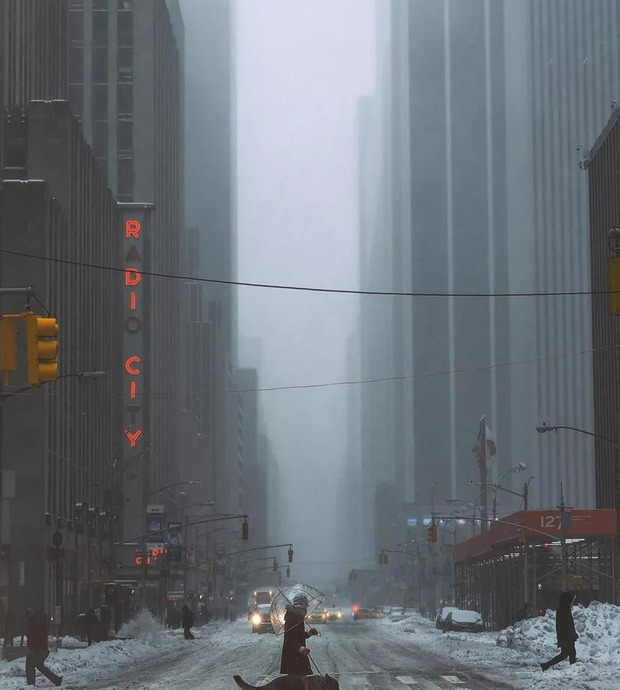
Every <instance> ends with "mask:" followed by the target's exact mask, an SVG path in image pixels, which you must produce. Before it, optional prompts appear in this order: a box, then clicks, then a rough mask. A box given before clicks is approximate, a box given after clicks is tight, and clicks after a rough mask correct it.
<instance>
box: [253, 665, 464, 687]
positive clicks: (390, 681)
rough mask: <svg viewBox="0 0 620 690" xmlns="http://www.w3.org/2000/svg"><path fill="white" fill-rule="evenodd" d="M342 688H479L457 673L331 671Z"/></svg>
mask: <svg viewBox="0 0 620 690" xmlns="http://www.w3.org/2000/svg"><path fill="white" fill-rule="evenodd" d="M328 673H329V675H330V676H332V677H334V678H336V679H337V680H338V683H339V685H340V690H409V689H411V690H477V688H476V687H474V686H473V685H471V684H469V683H468V681H466V680H464V679H462V678H460V677H459V676H457V675H443V674H436V675H435V674H430V675H429V674H424V675H417V674H412V673H407V674H405V673H391V672H389V671H384V670H373V671H341V672H331V671H328ZM271 679H272V678H267V677H264V678H260V679H259V680H258V683H257V685H259V686H260V685H264V684H265V683H267V682H268V681H269V680H271Z"/></svg>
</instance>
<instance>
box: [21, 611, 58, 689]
mask: <svg viewBox="0 0 620 690" xmlns="http://www.w3.org/2000/svg"><path fill="white" fill-rule="evenodd" d="M26 637H27V641H28V652H27V654H26V682H27V683H28V685H34V681H35V676H36V672H37V669H38V670H39V672H40V673H42V674H43V675H44V676H45V677H46V678H48V679H49V680H50V681H51V682H52V683H54V685H56V686H58V685H60V684H61V683H62V676H57V675H56V674H55V673H53V672H52V671H50V669H49V668H47V666H45V660H46V659H47V657H48V656H49V653H50V650H49V648H48V646H47V623H46V620H45V617H44V616H42V615H41V614H39V615H36V614H35V612H34V611H33V610H32V609H26Z"/></svg>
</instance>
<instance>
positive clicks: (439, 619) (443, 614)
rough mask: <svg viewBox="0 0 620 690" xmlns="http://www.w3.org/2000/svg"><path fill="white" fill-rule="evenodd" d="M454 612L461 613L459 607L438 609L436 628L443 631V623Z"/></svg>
mask: <svg viewBox="0 0 620 690" xmlns="http://www.w3.org/2000/svg"><path fill="white" fill-rule="evenodd" d="M453 611H459V608H458V606H442V607H441V608H440V609H437V617H436V618H435V627H436V628H437V630H441V623H442V622H443V621H444V620H445V619H446V616H447V615H448V614H449V613H452V612H453Z"/></svg>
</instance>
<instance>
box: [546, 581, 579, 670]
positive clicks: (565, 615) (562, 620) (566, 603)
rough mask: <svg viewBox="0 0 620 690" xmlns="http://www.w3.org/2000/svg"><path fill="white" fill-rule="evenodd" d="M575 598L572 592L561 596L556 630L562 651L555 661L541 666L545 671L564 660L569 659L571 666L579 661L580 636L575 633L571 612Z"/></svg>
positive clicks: (556, 618) (556, 617) (552, 660)
mask: <svg viewBox="0 0 620 690" xmlns="http://www.w3.org/2000/svg"><path fill="white" fill-rule="evenodd" d="M575 598H576V597H575V595H574V594H571V593H570V592H562V594H560V599H559V602H558V609H557V611H556V614H555V629H556V632H557V636H558V647H560V649H561V651H560V653H559V654H558V655H557V656H554V657H553V659H551V660H550V661H547V662H545V663H543V664H541V665H540V667H541V668H542V670H543V671H546V670H547V669H549V668H550V667H551V666H554V665H555V664H558V663H559V662H560V661H564V659H568V661H569V663H571V664H574V663H575V661H577V652H576V650H575V642H576V641H577V640H578V639H579V635H577V633H576V632H575V622H574V621H573V614H572V613H571V612H570V610H571V607H572V605H573V604H574V603H575Z"/></svg>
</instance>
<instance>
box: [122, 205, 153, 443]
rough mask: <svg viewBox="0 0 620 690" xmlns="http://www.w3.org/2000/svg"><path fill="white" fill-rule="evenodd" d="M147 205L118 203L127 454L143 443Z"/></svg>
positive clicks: (124, 417)
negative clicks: (120, 240)
mask: <svg viewBox="0 0 620 690" xmlns="http://www.w3.org/2000/svg"><path fill="white" fill-rule="evenodd" d="M148 213H149V209H148V208H147V207H145V205H144V204H121V206H120V220H121V228H120V230H121V232H122V233H123V244H122V250H123V268H124V272H123V274H122V278H121V279H122V281H123V283H122V285H123V326H124V327H123V364H122V366H123V437H124V438H123V448H124V449H125V450H126V451H127V455H128V456H129V455H134V454H135V451H136V449H138V448H140V447H144V446H145V429H144V422H145V419H146V415H145V412H144V408H145V405H146V404H147V403H146V401H145V398H144V384H145V376H146V374H145V371H146V362H145V361H144V280H143V272H144V270H145V268H144V256H145V245H144V240H145V237H146V238H148V215H147V214H148Z"/></svg>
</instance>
